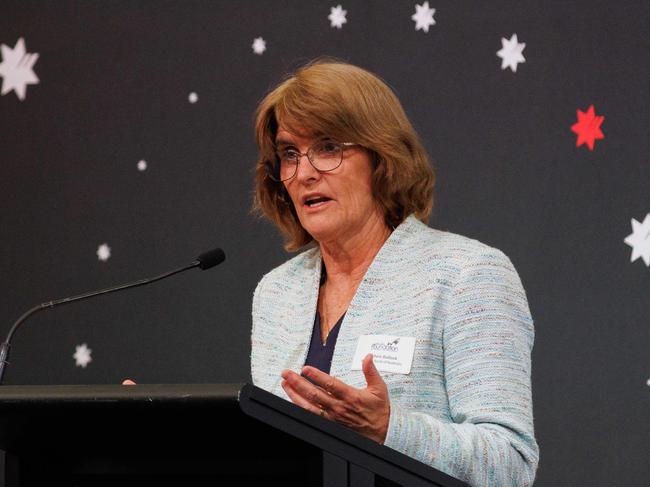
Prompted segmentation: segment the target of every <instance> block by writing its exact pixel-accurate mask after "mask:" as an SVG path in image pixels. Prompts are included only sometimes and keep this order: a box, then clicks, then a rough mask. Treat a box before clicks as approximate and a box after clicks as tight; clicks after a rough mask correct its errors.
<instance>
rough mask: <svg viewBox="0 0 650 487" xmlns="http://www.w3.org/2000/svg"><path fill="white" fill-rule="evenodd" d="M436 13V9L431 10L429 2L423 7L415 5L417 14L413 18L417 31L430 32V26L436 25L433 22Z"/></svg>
mask: <svg viewBox="0 0 650 487" xmlns="http://www.w3.org/2000/svg"><path fill="white" fill-rule="evenodd" d="M435 12H436V9H435V8H429V2H424V3H423V4H422V5H418V4H415V13H414V14H413V15H412V16H411V19H412V20H414V21H415V30H420V29H422V30H423V31H424V32H429V26H430V25H435V23H436V21H435V20H433V14H434V13H435Z"/></svg>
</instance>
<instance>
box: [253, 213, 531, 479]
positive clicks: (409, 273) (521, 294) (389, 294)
mask: <svg viewBox="0 0 650 487" xmlns="http://www.w3.org/2000/svg"><path fill="white" fill-rule="evenodd" d="M320 273H321V257H320V251H319V250H318V248H312V249H309V250H307V251H305V252H303V253H301V254H299V255H297V256H296V257H294V258H293V259H291V260H289V261H288V262H285V263H284V264H282V265H281V266H279V267H277V268H275V269H273V270H272V271H271V272H269V273H268V274H266V275H265V276H264V277H263V278H262V280H261V281H260V282H259V284H258V286H257V289H256V290H255V294H254V297H253V329H252V351H251V373H252V378H253V383H254V384H256V385H257V386H259V387H261V388H263V389H266V390H268V391H270V392H272V393H274V394H276V395H278V396H281V397H283V398H285V399H287V400H288V399H289V398H288V397H287V395H286V394H285V392H284V390H283V389H282V387H281V385H280V381H281V378H280V372H281V371H282V370H283V369H285V368H287V369H291V370H294V371H295V372H298V373H300V369H301V368H302V366H303V364H304V362H305V358H306V355H307V350H308V348H309V343H310V339H311V333H312V329H313V326H314V316H315V312H316V304H317V299H318V292H319V282H320ZM370 334H382V335H397V336H405V337H416V345H415V355H414V358H413V365H412V367H411V372H410V373H409V374H408V375H403V374H395V373H386V372H382V376H383V379H384V381H385V382H386V384H387V385H388V390H389V393H390V419H389V425H388V434H387V436H386V440H385V442H384V444H385V445H387V446H389V447H391V448H394V449H395V450H398V451H400V452H402V453H405V454H406V455H409V456H411V457H413V458H415V459H417V460H419V461H421V462H424V463H426V464H428V465H431V466H432V467H434V468H436V469H438V470H442V471H443V472H446V473H448V474H450V475H452V476H454V477H456V478H458V479H461V480H463V481H465V482H467V483H469V484H470V485H472V486H476V487H478V486H498V487H508V486H513V487H514V486H517V487H521V486H530V485H532V483H533V480H534V478H535V472H536V470H537V464H538V461H539V448H538V445H537V442H536V440H535V437H534V429H533V410H532V395H531V380H530V376H531V351H532V347H533V340H534V328H533V320H532V318H531V315H530V311H529V308H528V302H527V299H526V293H525V291H524V289H523V287H522V284H521V280H520V279H519V276H518V274H517V271H516V270H515V269H514V267H513V265H512V263H511V261H510V259H509V258H508V257H507V256H506V255H505V254H504V253H503V252H501V251H500V250H498V249H495V248H492V247H489V246H488V245H485V244H483V243H481V242H479V241H477V240H473V239H470V238H467V237H463V236H461V235H456V234H453V233H450V232H444V231H440V230H435V229H432V228H429V227H428V226H426V225H425V224H423V223H422V222H420V221H419V220H417V219H416V218H415V217H414V216H410V217H408V218H407V219H406V220H405V221H404V222H403V223H402V224H401V225H399V226H398V227H397V228H396V229H395V230H394V231H393V233H392V234H391V236H390V237H389V238H388V240H387V241H386V242H385V243H384V245H383V247H382V248H381V250H380V251H379V253H378V254H377V256H376V257H375V259H374V261H373V263H372V264H371V266H370V268H369V269H368V271H367V273H366V275H365V277H364V279H363V281H362V282H361V284H360V285H359V288H358V289H357V292H356V294H355V296H354V298H353V300H352V302H351V303H350V307H349V308H348V311H347V313H346V315H345V318H344V320H343V323H342V325H341V328H340V331H339V335H338V340H337V342H336V348H335V350H334V356H333V358H332V368H331V371H330V373H331V374H332V375H333V376H335V377H337V378H338V379H340V380H342V381H343V382H345V383H347V384H349V385H351V386H354V387H359V388H363V387H365V386H366V383H365V380H364V376H363V373H362V372H361V371H360V370H350V365H351V362H352V357H353V356H354V352H355V350H356V346H357V340H358V338H359V336H361V335H370Z"/></svg>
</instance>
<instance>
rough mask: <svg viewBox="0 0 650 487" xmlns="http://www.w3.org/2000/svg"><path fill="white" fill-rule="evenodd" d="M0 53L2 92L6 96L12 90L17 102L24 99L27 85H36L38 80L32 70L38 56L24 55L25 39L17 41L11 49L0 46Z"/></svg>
mask: <svg viewBox="0 0 650 487" xmlns="http://www.w3.org/2000/svg"><path fill="white" fill-rule="evenodd" d="M0 50H1V51H2V63H1V64H0V76H2V92H0V94H2V95H6V94H7V93H9V92H10V91H11V90H14V92H15V93H16V96H17V97H18V99H19V100H21V101H22V100H24V99H25V92H26V91H27V85H35V84H38V82H39V80H38V77H37V76H36V74H34V71H33V70H32V68H33V67H34V64H35V63H36V61H37V60H38V54H37V53H33V54H26V52H25V39H23V38H22V37H21V38H20V39H18V42H16V45H15V46H14V48H13V49H11V48H10V47H9V46H7V45H5V44H2V45H0Z"/></svg>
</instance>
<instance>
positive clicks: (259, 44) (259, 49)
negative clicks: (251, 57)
mask: <svg viewBox="0 0 650 487" xmlns="http://www.w3.org/2000/svg"><path fill="white" fill-rule="evenodd" d="M264 51H266V41H265V40H264V39H262V38H261V37H256V38H255V40H254V41H253V52H254V53H255V54H260V55H261V54H262V53H263V52H264Z"/></svg>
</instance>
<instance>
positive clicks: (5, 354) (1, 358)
mask: <svg viewBox="0 0 650 487" xmlns="http://www.w3.org/2000/svg"><path fill="white" fill-rule="evenodd" d="M221 252H222V253H223V251H221ZM206 254H207V253H206ZM206 254H202V255H201V256H199V259H197V260H195V261H194V262H192V263H191V264H189V265H186V266H185V267H180V268H178V269H175V270H173V271H170V272H166V273H165V274H161V275H159V276H155V277H150V278H148V279H141V280H139V281H136V282H132V283H129V284H120V285H119V286H115V287H110V288H107V289H102V290H100V291H92V292H89V293H85V294H79V295H78V296H72V297H69V298H63V299H57V300H54V301H47V302H45V303H41V304H39V305H37V306H34V307H33V308H31V309H30V310H29V311H27V312H26V313H24V314H23V315H22V316H21V317H20V318H18V320H16V322H15V323H14V324H13V326H12V327H11V329H10V330H9V333H8V334H7V338H5V341H4V342H3V343H2V345H0V385H2V377H3V375H4V371H5V366H6V365H8V364H9V362H8V361H7V359H8V358H9V349H10V348H11V339H12V337H13V335H14V333H15V332H16V330H17V329H18V327H19V326H20V325H21V324H22V323H23V322H24V321H25V320H27V318H29V317H30V316H31V315H33V314H34V313H36V312H38V311H41V310H43V309H47V308H53V307H54V306H58V305H60V304H68V303H72V302H74V301H81V300H82V299H88V298H91V297H93V296H98V295H100V294H108V293H114V292H116V291H121V290H123V289H128V288H132V287H138V286H144V285H145V284H149V283H152V282H156V281H160V280H161V279H165V278H166V277H169V276H173V275H174V274H178V273H179V272H183V271H186V270H188V269H192V268H194V267H201V268H202V269H203V268H204V265H205V264H204V262H203V261H202V260H201V257H203V255H206Z"/></svg>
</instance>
